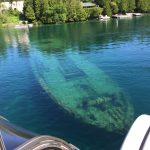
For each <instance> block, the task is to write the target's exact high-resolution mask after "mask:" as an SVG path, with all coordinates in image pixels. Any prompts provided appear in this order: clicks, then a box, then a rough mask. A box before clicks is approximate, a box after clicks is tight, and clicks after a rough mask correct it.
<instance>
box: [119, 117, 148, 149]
mask: <svg viewBox="0 0 150 150" xmlns="http://www.w3.org/2000/svg"><path fill="white" fill-rule="evenodd" d="M128 149H132V150H149V149H150V116H149V115H141V116H139V117H138V118H137V119H136V120H135V122H134V123H133V125H132V126H131V128H130V130H129V132H128V134H127V136H126V138H125V140H124V142H123V144H122V147H121V150H128Z"/></svg>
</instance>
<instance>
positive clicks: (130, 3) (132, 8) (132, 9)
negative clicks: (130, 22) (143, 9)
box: [127, 0, 136, 12]
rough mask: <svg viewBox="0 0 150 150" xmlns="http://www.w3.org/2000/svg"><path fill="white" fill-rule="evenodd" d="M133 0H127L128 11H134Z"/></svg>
mask: <svg viewBox="0 0 150 150" xmlns="http://www.w3.org/2000/svg"><path fill="white" fill-rule="evenodd" d="M135 8H136V7H135V0H128V10H127V11H128V12H134V9H135Z"/></svg>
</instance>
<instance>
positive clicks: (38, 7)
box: [33, 0, 41, 20]
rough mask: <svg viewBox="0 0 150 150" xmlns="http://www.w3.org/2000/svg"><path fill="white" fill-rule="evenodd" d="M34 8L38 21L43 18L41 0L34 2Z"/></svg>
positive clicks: (34, 0)
mask: <svg viewBox="0 0 150 150" xmlns="http://www.w3.org/2000/svg"><path fill="white" fill-rule="evenodd" d="M33 7H34V12H35V17H36V19H37V20H39V19H40V17H41V0H33Z"/></svg>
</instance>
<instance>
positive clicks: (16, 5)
mask: <svg viewBox="0 0 150 150" xmlns="http://www.w3.org/2000/svg"><path fill="white" fill-rule="evenodd" d="M23 4H24V1H23V0H21V1H13V2H12V4H11V3H10V2H8V1H7V2H1V4H0V5H1V7H0V9H1V11H2V10H7V9H9V8H12V9H17V10H18V11H20V12H23Z"/></svg>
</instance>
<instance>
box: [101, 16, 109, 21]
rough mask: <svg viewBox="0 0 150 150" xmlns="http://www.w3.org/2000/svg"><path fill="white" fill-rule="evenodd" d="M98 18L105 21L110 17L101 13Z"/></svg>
mask: <svg viewBox="0 0 150 150" xmlns="http://www.w3.org/2000/svg"><path fill="white" fill-rule="evenodd" d="M99 19H100V20H102V21H103V20H104V21H105V20H108V19H110V17H109V16H107V15H105V16H103V15H101V16H100V17H99Z"/></svg>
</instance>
